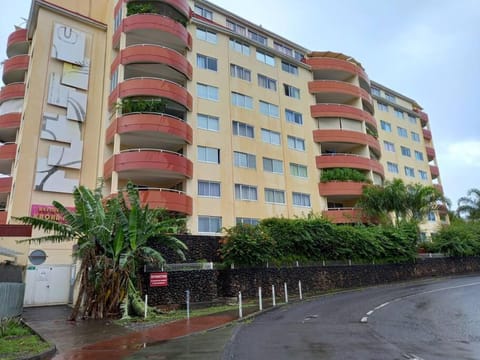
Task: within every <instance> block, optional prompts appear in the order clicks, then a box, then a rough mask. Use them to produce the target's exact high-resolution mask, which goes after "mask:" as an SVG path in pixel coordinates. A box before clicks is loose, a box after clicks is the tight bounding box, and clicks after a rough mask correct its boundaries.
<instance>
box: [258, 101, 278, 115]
mask: <svg viewBox="0 0 480 360" xmlns="http://www.w3.org/2000/svg"><path fill="white" fill-rule="evenodd" d="M260 112H261V113H262V114H263V115H267V116H271V117H275V118H278V117H280V114H279V110H278V106H277V105H274V104H270V103H267V102H265V101H261V100H260Z"/></svg>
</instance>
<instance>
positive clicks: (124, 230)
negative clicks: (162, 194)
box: [18, 183, 186, 320]
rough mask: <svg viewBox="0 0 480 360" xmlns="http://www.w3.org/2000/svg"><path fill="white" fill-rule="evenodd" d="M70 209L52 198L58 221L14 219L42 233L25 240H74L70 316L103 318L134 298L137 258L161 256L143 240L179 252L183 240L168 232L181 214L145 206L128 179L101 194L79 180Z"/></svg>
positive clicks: (147, 260)
mask: <svg viewBox="0 0 480 360" xmlns="http://www.w3.org/2000/svg"><path fill="white" fill-rule="evenodd" d="M73 198H74V204H75V210H73V211H72V210H69V209H67V208H66V207H65V206H64V205H62V204H61V203H59V202H57V201H53V203H52V204H53V206H54V207H55V208H56V209H57V210H58V212H59V214H60V215H61V216H62V217H63V221H62V222H60V221H53V220H46V219H39V218H35V217H29V216H25V217H20V218H18V220H20V221H21V222H23V223H25V224H29V225H32V226H33V227H34V228H37V229H41V230H43V231H44V232H45V233H46V235H43V236H39V237H36V238H31V239H26V240H23V241H28V242H39V243H42V242H64V241H70V240H74V241H75V242H76V250H75V252H74V254H73V255H74V257H75V258H76V259H77V260H80V264H81V265H80V269H79V271H78V273H77V279H76V280H77V284H78V296H77V298H76V301H75V304H74V307H73V310H72V314H71V319H72V320H75V319H76V318H77V317H78V315H79V314H80V309H81V307H82V305H83V309H82V312H81V315H82V317H93V318H105V317H108V316H110V315H111V314H115V313H118V311H119V310H120V304H122V303H126V304H127V305H128V304H129V303H131V302H132V300H135V299H136V298H138V297H139V296H138V289H139V286H140V282H138V281H137V279H136V275H137V269H138V266H139V265H140V264H151V265H156V266H158V265H160V264H162V263H163V262H164V261H165V260H164V259H163V257H162V255H161V254H160V253H159V252H157V251H156V250H154V249H152V248H150V247H149V246H147V240H148V239H149V238H153V237H159V239H160V241H163V242H164V243H165V245H166V246H168V247H171V248H173V249H174V250H176V251H177V252H178V253H179V254H180V255H183V250H185V249H186V247H185V245H184V244H183V243H182V242H181V241H179V240H178V239H176V238H175V237H174V236H173V235H172V234H174V233H176V232H177V229H179V228H180V227H182V226H183V225H184V220H183V219H175V218H172V217H170V216H169V215H168V214H167V213H166V211H165V210H164V209H149V208H148V206H142V205H141V203H140V199H139V195H138V190H137V189H136V187H135V186H134V185H133V184H131V183H129V184H128V185H127V188H126V192H125V193H119V194H118V195H117V196H115V197H111V198H109V199H106V200H105V199H103V197H102V193H101V188H100V187H99V188H97V189H95V190H94V191H92V190H90V189H88V188H86V187H84V186H79V187H77V188H76V189H75V190H74V192H73Z"/></svg>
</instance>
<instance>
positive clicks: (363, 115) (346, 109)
mask: <svg viewBox="0 0 480 360" xmlns="http://www.w3.org/2000/svg"><path fill="white" fill-rule="evenodd" d="M310 113H311V115H312V117H314V118H345V119H352V120H358V121H365V122H366V123H368V124H370V125H372V126H373V127H374V128H375V129H376V128H377V121H376V120H375V118H374V117H373V116H372V115H371V114H370V113H368V112H367V111H364V110H362V109H359V108H356V107H354V106H350V105H341V104H316V105H311V106H310Z"/></svg>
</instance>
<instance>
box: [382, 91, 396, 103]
mask: <svg viewBox="0 0 480 360" xmlns="http://www.w3.org/2000/svg"><path fill="white" fill-rule="evenodd" d="M385 99H387V100H388V101H391V102H395V101H397V99H396V98H395V96H393V95H392V94H389V93H387V92H386V93H385Z"/></svg>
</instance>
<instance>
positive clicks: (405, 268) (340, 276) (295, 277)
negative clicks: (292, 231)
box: [144, 257, 480, 305]
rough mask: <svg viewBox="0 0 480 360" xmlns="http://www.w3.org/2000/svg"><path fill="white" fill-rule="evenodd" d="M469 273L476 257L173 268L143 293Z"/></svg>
mask: <svg viewBox="0 0 480 360" xmlns="http://www.w3.org/2000/svg"><path fill="white" fill-rule="evenodd" d="M475 272H480V257H470V258H441V259H424V260H418V261H417V262H415V263H408V264H388V265H356V266H325V267H323V266H311V267H298V268H251V269H225V270H208V271H207V270H202V271H176V272H169V273H168V277H169V279H168V286H167V287H161V288H149V287H148V274H146V275H145V282H144V285H145V286H144V289H146V291H147V292H148V294H149V303H150V305H160V304H184V303H185V291H186V290H190V294H191V295H190V296H191V301H192V302H211V301H214V300H217V299H219V298H223V297H234V296H237V294H238V292H239V291H241V292H242V295H243V296H244V297H245V298H248V297H250V298H252V297H255V296H256V295H257V291H258V287H259V286H261V287H262V290H263V294H264V296H270V295H271V286H272V285H275V288H276V294H277V295H278V296H281V295H282V294H283V284H284V282H286V283H287V285H288V288H289V289H290V290H289V292H290V293H296V292H297V291H298V281H299V280H300V281H301V282H302V290H303V292H304V293H305V294H308V293H310V294H311V293H315V292H320V291H328V290H333V289H348V288H356V287H362V286H372V285H380V284H387V283H391V282H396V281H406V280H414V279H420V278H426V277H432V276H448V275H459V274H468V273H475Z"/></svg>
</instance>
